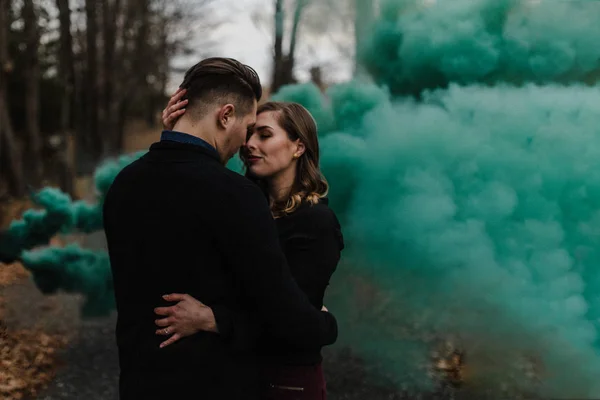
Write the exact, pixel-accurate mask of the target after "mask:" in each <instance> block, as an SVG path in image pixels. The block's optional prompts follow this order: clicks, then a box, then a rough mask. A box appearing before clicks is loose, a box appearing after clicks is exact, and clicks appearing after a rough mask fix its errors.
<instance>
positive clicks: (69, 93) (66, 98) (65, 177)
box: [56, 0, 77, 197]
mask: <svg viewBox="0 0 600 400" xmlns="http://www.w3.org/2000/svg"><path fill="white" fill-rule="evenodd" d="M56 6H57V8H58V10H59V20H60V39H59V41H60V50H59V77H60V82H61V85H62V90H63V92H62V100H61V118H60V121H61V124H60V125H61V134H62V140H61V145H62V147H61V149H60V151H59V156H58V157H59V171H58V175H59V183H60V187H61V188H62V190H63V191H64V192H66V193H69V194H70V195H71V196H72V197H74V195H75V188H74V179H75V174H74V172H75V171H74V169H73V164H74V160H73V159H72V157H71V154H69V137H70V136H71V135H70V134H69V132H71V129H72V128H73V117H72V115H73V99H74V96H73V92H74V88H75V64H74V60H73V37H72V35H71V10H70V9H69V0H56ZM74 148H77V143H75V146H74ZM75 153H77V152H76V151H75ZM74 156H75V157H77V154H75V155H74Z"/></svg>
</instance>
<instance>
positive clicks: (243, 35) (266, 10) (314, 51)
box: [169, 0, 353, 91]
mask: <svg viewBox="0 0 600 400" xmlns="http://www.w3.org/2000/svg"><path fill="white" fill-rule="evenodd" d="M273 3H274V1H273V0H218V2H217V4H218V8H216V10H215V13H216V14H217V15H218V16H219V17H220V16H221V15H223V14H225V15H226V17H225V20H227V21H228V23H225V24H223V25H221V26H220V27H219V28H218V29H217V31H216V32H213V33H212V35H213V36H214V38H215V39H216V41H217V45H216V47H215V49H214V50H213V51H212V52H211V53H210V54H209V55H219V56H226V57H232V58H235V59H238V60H239V61H241V62H243V63H245V64H248V65H250V66H251V67H253V68H254V69H255V70H256V71H257V73H258V74H259V75H260V78H261V81H262V82H263V84H265V85H268V84H269V81H270V78H271V76H270V74H271V63H272V47H273V33H272V32H271V29H270V26H268V24H269V23H271V21H272V18H273V7H274V6H273ZM258 10H260V11H258ZM257 12H259V13H260V18H261V20H264V22H262V23H258V24H257V23H256V22H255V21H253V19H255V17H254V16H255V15H256V13H257ZM257 25H258V26H257ZM351 36H352V32H343V33H340V32H330V33H329V32H328V33H327V34H326V35H323V34H310V33H309V32H302V31H301V35H300V37H299V42H298V51H297V68H296V76H297V77H298V79H300V80H301V81H304V80H308V79H309V75H308V70H309V69H310V67H312V66H313V65H322V69H323V74H324V77H325V79H327V80H333V81H340V80H346V79H348V77H350V76H351V72H352V63H351V62H350V59H349V57H348V56H347V55H344V54H343V53H342V52H341V51H340V50H339V48H340V47H343V48H344V49H348V48H351V47H352V43H353V38H352V37H351ZM199 41H200V39H199ZM284 49H285V47H284ZM199 60H200V57H199V56H193V57H185V58H183V57H179V58H178V59H176V60H174V62H175V64H176V65H177V66H178V67H184V68H187V67H190V66H192V65H193V64H195V63H196V62H197V61H199ZM182 78H183V75H182V74H178V73H174V74H172V76H171V82H170V85H169V91H173V90H174V89H176V88H177V86H178V85H179V83H181V80H182Z"/></svg>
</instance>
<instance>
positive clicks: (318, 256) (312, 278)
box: [285, 204, 344, 307]
mask: <svg viewBox="0 0 600 400" xmlns="http://www.w3.org/2000/svg"><path fill="white" fill-rule="evenodd" d="M285 247H286V249H285V255H286V258H287V260H288V264H289V265H290V268H291V270H292V272H293V274H294V278H295V279H296V281H297V282H298V285H299V286H300V288H301V289H302V290H303V291H304V292H305V293H306V295H307V296H308V298H309V300H310V302H311V303H312V304H313V305H314V306H315V307H321V306H322V304H323V296H324V294H325V290H326V289H327V286H328V285H329V281H330V279H331V276H332V275H333V273H334V272H335V270H336V268H337V265H338V263H339V260H340V256H341V251H342V249H343V247H344V243H343V237H342V233H341V228H340V225H339V222H338V220H337V218H336V216H335V214H334V213H333V211H332V210H331V209H329V208H328V207H327V206H325V205H322V204H319V205H315V206H312V207H311V208H308V209H306V210H303V215H302V217H301V218H299V222H298V224H297V225H296V226H294V229H293V233H292V234H291V235H290V236H289V237H288V238H287V240H286V246H285Z"/></svg>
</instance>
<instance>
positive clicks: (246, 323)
mask: <svg viewBox="0 0 600 400" xmlns="http://www.w3.org/2000/svg"><path fill="white" fill-rule="evenodd" d="M275 221H276V224H277V230H278V233H279V242H280V244H281V248H282V249H283V251H284V254H285V256H286V258H287V261H288V264H289V266H290V270H291V272H292V275H293V276H294V279H296V282H297V283H298V286H300V288H301V289H302V290H303V291H304V293H306V295H307V296H308V298H309V300H310V302H311V304H312V305H313V306H314V307H315V308H316V309H318V310H320V309H321V307H322V306H323V297H324V295H325V289H327V286H328V285H329V280H330V278H331V275H332V274H333V272H334V271H335V270H336V268H337V264H338V262H339V260H340V254H341V251H342V250H343V248H344V240H343V236H342V232H341V228H340V224H339V221H338V219H337V217H336V215H335V213H334V212H333V210H331V209H330V208H329V207H328V200H327V199H326V198H325V199H321V201H320V202H319V203H318V204H316V205H311V204H310V203H307V202H305V203H303V204H302V205H301V206H300V207H299V208H298V209H297V210H296V211H294V212H293V213H292V214H289V215H287V216H285V217H282V218H278V219H276V220H275ZM213 310H215V317H216V319H217V325H218V327H219V332H220V334H221V335H223V336H225V337H227V338H228V340H230V341H231V342H232V343H235V344H236V346H238V347H240V348H244V347H247V348H257V350H258V353H259V355H260V358H261V362H262V363H263V364H266V365H270V366H273V365H296V366H298V365H316V364H318V363H320V362H321V361H322V355H321V346H315V347H313V348H310V347H308V348H307V347H298V346H296V345H295V344H293V343H289V342H286V341H282V340H281V339H280V338H278V337H277V335H274V334H273V333H272V332H269V331H268V330H266V329H264V325H262V324H260V323H257V318H254V317H252V315H249V314H247V313H239V312H236V311H235V310H231V309H229V308H227V307H223V306H221V305H217V306H215V307H213Z"/></svg>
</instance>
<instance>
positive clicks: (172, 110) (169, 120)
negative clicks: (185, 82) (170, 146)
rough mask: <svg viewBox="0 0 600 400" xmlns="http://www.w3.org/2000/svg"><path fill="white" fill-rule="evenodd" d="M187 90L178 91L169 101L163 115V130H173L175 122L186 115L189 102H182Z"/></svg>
mask: <svg viewBox="0 0 600 400" xmlns="http://www.w3.org/2000/svg"><path fill="white" fill-rule="evenodd" d="M185 93H186V91H185V89H181V88H179V89H177V91H176V92H175V94H173V96H172V97H171V99H170V100H169V103H168V104H167V107H165V109H164V110H163V113H162V123H163V128H164V129H166V130H172V129H173V127H174V126H175V122H177V119H179V117H181V116H182V115H183V114H184V113H185V108H183V107H185V106H186V105H187V103H188V101H187V100H183V101H180V100H181V98H182V97H183V96H184V95H185Z"/></svg>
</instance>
